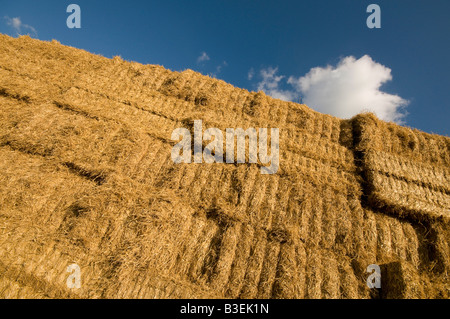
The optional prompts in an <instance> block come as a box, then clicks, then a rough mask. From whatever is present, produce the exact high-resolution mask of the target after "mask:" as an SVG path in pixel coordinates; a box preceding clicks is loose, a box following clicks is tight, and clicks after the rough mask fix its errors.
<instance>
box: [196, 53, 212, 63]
mask: <svg viewBox="0 0 450 319" xmlns="http://www.w3.org/2000/svg"><path fill="white" fill-rule="evenodd" d="M205 61H209V56H208V54H206V52H202V54H201V55H200V56H199V57H198V58H197V63H201V62H205Z"/></svg>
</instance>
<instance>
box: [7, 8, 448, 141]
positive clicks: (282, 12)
mask: <svg viewBox="0 0 450 319" xmlns="http://www.w3.org/2000/svg"><path fill="white" fill-rule="evenodd" d="M71 3H75V4H78V5H79V6H80V7H81V29H69V28H68V27H67V26H66V19H67V17H68V16H69V13H66V8H67V6H68V5H69V4H71ZM371 3H375V4H378V5H379V6H380V8H381V28H380V29H369V28H368V27H367V25H366V19H367V17H368V16H369V15H370V13H367V12H366V8H367V6H368V5H369V4H371ZM449 12H450V1H448V0H433V1H428V2H426V1H420V0H408V1H406V0H404V1H402V0H395V1H392V0H389V1H384V0H371V1H364V0H358V1H355V0H329V1H325V0H322V1H321V0H315V1H314V0H308V1H306V0H305V1H300V0H297V1H245V0H240V1H234V0H228V1H186V0H185V1H170V0H165V1H79V0H73V1H20V0H15V1H4V0H0V32H1V33H5V34H9V35H11V36H17V34H18V33H22V34H27V33H29V34H30V35H31V36H32V37H36V38H39V39H41V40H51V39H57V40H59V41H60V42H61V43H62V44H65V45H70V46H74V47H77V48H82V49H85V50H87V51H90V52H93V53H98V54H102V55H104V56H106V57H113V56H114V55H120V56H121V57H122V58H124V59H126V60H132V61H137V62H140V63H144V64H159V65H163V66H164V67H166V68H169V69H171V70H174V71H181V70H185V69H188V68H189V69H193V70H196V71H199V72H201V73H203V74H209V75H211V76H215V77H217V78H219V79H222V80H224V81H226V82H229V83H231V84H233V85H235V86H238V87H241V88H246V89H248V90H253V91H257V90H259V89H261V90H264V91H265V92H266V93H268V94H270V95H272V96H274V97H278V98H283V99H287V100H293V101H295V102H298V101H299V99H300V97H301V98H302V101H303V103H306V104H308V106H310V107H311V108H314V109H317V110H319V111H321V112H324V113H330V114H333V115H336V116H340V117H348V116H351V115H352V114H353V113H355V112H357V111H358V108H361V107H363V108H364V109H367V110H373V111H375V112H376V113H377V115H379V117H382V118H384V119H387V120H395V121H397V122H401V123H403V124H405V125H408V126H411V127H415V128H418V129H421V130H423V131H426V132H433V133H438V134H443V135H447V136H448V135H449V134H450V130H449V125H448V121H449V118H450V117H449V115H450V112H449V106H450V88H449V84H450V62H449V61H450V60H449V57H450V41H449V40H450V36H449V35H450V19H449V18H448V17H449ZM14 18H19V20H17V19H15V20H13V19H14ZM201 57H203V58H201ZM313 68H316V69H313ZM311 69H313V70H311ZM366 104H367V105H366Z"/></svg>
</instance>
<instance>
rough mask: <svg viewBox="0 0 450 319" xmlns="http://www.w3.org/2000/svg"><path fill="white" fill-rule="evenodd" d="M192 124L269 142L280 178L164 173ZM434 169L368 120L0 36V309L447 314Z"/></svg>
mask: <svg viewBox="0 0 450 319" xmlns="http://www.w3.org/2000/svg"><path fill="white" fill-rule="evenodd" d="M193 120H202V121H203V127H204V128H208V127H216V128H219V129H221V130H225V129H226V128H237V127H241V128H243V129H246V128H249V127H254V128H259V127H262V128H265V127H267V128H269V127H275V128H279V130H280V168H279V171H278V172H277V174H273V175H262V174H260V169H259V168H260V164H258V163H255V164H250V163H248V162H247V163H243V164H225V163H224V164H217V163H214V164H195V163H191V164H184V163H182V164H174V163H173V162H172V160H171V156H170V154H171V149H172V146H173V145H174V141H172V140H171V133H172V131H173V130H174V129H175V128H179V127H189V123H192V121H193ZM449 164H450V139H449V138H448V137H444V136H438V135H432V134H427V133H424V132H420V131H418V130H412V129H409V128H406V127H401V126H398V125H395V124H392V123H386V122H383V121H380V120H378V119H377V118H376V117H375V116H374V115H372V114H361V115H358V116H356V117H355V118H353V119H351V120H342V119H338V118H335V117H332V116H329V115H325V114H320V113H317V112H314V111H313V110H311V109H309V108H308V107H307V106H305V105H301V104H296V103H291V102H283V101H280V100H276V99H273V98H271V97H268V96H266V95H265V94H264V93H262V92H258V93H257V92H248V91H247V90H243V89H239V88H236V87H233V86H232V85H230V84H227V83H225V82H223V81H220V80H217V79H213V78H210V77H207V76H203V75H201V74H199V73H196V72H194V71H191V70H186V71H184V72H172V71H170V70H167V69H165V68H163V67H161V66H156V65H142V64H139V63H134V62H126V61H123V60H122V59H120V58H114V59H107V58H104V57H102V56H99V55H94V54H91V53H88V52H86V51H83V50H79V49H75V48H71V47H67V46H63V45H61V44H59V43H58V42H57V41H53V42H43V41H38V40H34V39H31V38H29V37H20V38H17V39H14V38H11V37H8V36H5V35H0V185H1V186H0V296H1V297H4V298H448V297H449V293H450V291H449V289H450V287H449V278H448V275H449V269H450V253H449V249H450V247H449V242H450V227H449V218H450V211H449V210H450V186H449V185H450V184H449V179H450V178H449V176H450V174H449V167H450V165H449ZM73 263H76V264H77V265H79V267H80V268H81V288H79V289H71V288H68V287H67V285H66V280H67V277H68V276H69V273H67V267H68V265H71V264H73ZM370 264H377V265H380V267H381V269H382V274H381V276H382V288H381V291H377V292H374V291H371V290H370V289H369V288H368V287H367V284H366V279H367V276H368V275H369V274H368V273H366V268H367V266H368V265H370Z"/></svg>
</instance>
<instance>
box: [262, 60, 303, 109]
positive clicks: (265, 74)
mask: <svg viewBox="0 0 450 319" xmlns="http://www.w3.org/2000/svg"><path fill="white" fill-rule="evenodd" d="M277 72H278V68H272V67H268V68H267V69H262V70H261V72H260V76H261V77H262V80H261V82H259V83H258V87H257V89H258V91H264V92H265V93H266V94H268V95H270V96H272V97H274V98H276V99H280V100H284V101H292V100H293V99H294V98H295V92H292V91H289V90H282V89H280V87H279V86H280V81H281V80H282V79H283V78H284V76H283V75H276V73H277Z"/></svg>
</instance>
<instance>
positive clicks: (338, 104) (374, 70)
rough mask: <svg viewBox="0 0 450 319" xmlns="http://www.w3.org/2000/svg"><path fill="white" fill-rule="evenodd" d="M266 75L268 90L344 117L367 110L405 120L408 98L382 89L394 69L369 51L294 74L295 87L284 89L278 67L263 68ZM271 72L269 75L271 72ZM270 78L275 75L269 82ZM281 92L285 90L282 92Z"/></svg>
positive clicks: (290, 81)
mask: <svg viewBox="0 0 450 319" xmlns="http://www.w3.org/2000/svg"><path fill="white" fill-rule="evenodd" d="M263 71H264V72H265V74H266V78H264V76H263V80H262V81H261V82H260V83H259V84H258V89H259V88H262V89H263V91H265V92H266V93H267V94H269V95H271V96H273V97H275V98H281V99H283V100H289V101H292V100H293V98H294V97H300V96H301V97H302V102H303V103H305V104H307V105H308V106H310V107H311V108H313V109H315V110H317V111H319V112H321V113H327V114H331V115H334V116H337V117H340V118H350V117H352V116H354V115H356V114H358V113H361V112H363V111H370V112H374V113H375V114H376V115H377V116H378V117H379V118H380V119H383V120H385V121H394V122H397V123H402V118H403V117H404V116H405V113H403V112H402V107H404V106H406V105H408V101H407V100H405V99H403V98H401V97H400V96H398V95H394V94H389V93H386V92H383V91H381V90H380V88H381V86H382V85H383V84H384V83H386V82H388V81H391V80H392V75H391V69H389V68H388V67H385V66H384V65H382V64H379V63H377V62H375V61H373V60H372V58H371V57H370V56H368V55H365V56H363V57H361V58H360V59H358V60H357V59H355V58H354V57H352V56H349V57H345V58H343V59H342V60H341V61H340V62H339V63H338V65H337V66H336V67H333V66H327V67H315V68H312V69H311V70H310V71H309V72H308V73H307V74H306V75H304V76H302V77H298V78H296V77H294V76H291V77H289V78H288V81H287V83H288V84H290V85H291V86H292V90H287V91H280V90H279V82H280V80H281V79H282V78H283V76H277V75H276V71H277V69H272V68H269V69H267V70H263ZM267 74H268V75H269V76H267ZM267 79H269V80H270V79H271V81H269V83H270V84H271V85H269V86H268V85H266V83H267ZM280 92H281V93H280Z"/></svg>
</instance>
